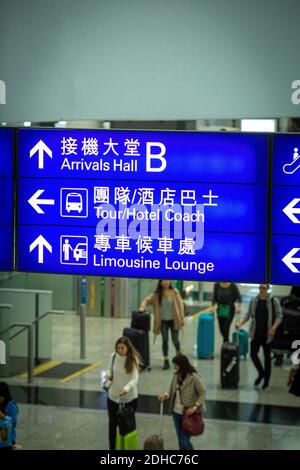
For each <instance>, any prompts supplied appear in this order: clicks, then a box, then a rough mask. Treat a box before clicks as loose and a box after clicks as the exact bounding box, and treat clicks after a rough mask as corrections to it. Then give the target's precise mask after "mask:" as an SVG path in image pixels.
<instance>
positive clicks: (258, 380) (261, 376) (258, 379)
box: [254, 375, 264, 387]
mask: <svg viewBox="0 0 300 470" xmlns="http://www.w3.org/2000/svg"><path fill="white" fill-rule="evenodd" d="M263 378H264V376H263V375H259V376H258V377H257V379H256V380H255V382H254V387H258V385H260V382H261V381H262V380H263Z"/></svg>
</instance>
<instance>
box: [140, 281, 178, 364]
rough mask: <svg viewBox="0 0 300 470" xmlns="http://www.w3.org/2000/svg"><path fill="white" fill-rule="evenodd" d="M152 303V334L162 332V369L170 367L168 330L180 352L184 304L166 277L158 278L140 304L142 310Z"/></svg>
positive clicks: (176, 348)
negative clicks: (152, 289)
mask: <svg viewBox="0 0 300 470" xmlns="http://www.w3.org/2000/svg"><path fill="white" fill-rule="evenodd" d="M148 305H152V308H153V314H154V328H153V331H154V334H156V335H159V334H160V333H161V334H162V340H163V341H162V350H163V356H164V365H163V369H164V370H166V369H169V368H170V362H169V330H170V331H171V337H172V342H173V345H174V347H175V350H176V352H177V353H179V352H180V342H179V338H178V336H179V330H180V329H181V328H182V327H183V325H184V305H183V301H182V299H181V296H180V293H179V291H178V290H177V289H175V288H174V287H173V286H172V284H171V282H170V281H169V280H167V279H160V280H159V281H158V284H157V288H156V290H155V292H152V294H150V295H148V297H146V298H145V299H144V300H143V302H142V303H141V305H140V308H139V310H140V311H144V310H145V309H146V308H147V306H148Z"/></svg>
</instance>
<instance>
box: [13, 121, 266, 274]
mask: <svg viewBox="0 0 300 470" xmlns="http://www.w3.org/2000/svg"><path fill="white" fill-rule="evenodd" d="M267 162H268V136H267V135H261V134H258V135H257V134H238V133H234V134H227V133H224V134H220V133H219V134H214V133H196V132H195V133H193V132H150V131H100V130H99V131H97V130H94V131H93V130H69V129H55V130H50V129H49V130H35V129H30V130H28V129H22V130H19V138H18V165H19V169H18V178H19V179H18V270H19V271H36V272H58V273H67V274H83V275H84V274H90V275H101V276H103V275H104V276H105V275H107V276H124V277H149V278H150V277H153V278H170V279H172V278H176V279H180V278H182V279H198V280H218V279H224V280H228V281H240V282H244V281H245V282H246V281H247V282H251V281H253V282H265V280H266V275H267V274H266V265H267V261H266V256H267V255H266V247H267V222H266V221H267V181H268V175H267V168H268V164H267ZM258 260H259V262H258Z"/></svg>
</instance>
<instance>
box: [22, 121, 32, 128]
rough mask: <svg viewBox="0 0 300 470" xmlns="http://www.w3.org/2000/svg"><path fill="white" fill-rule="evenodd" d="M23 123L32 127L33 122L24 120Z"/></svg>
mask: <svg viewBox="0 0 300 470" xmlns="http://www.w3.org/2000/svg"><path fill="white" fill-rule="evenodd" d="M23 125H24V127H30V126H31V122H30V121H24V123H23Z"/></svg>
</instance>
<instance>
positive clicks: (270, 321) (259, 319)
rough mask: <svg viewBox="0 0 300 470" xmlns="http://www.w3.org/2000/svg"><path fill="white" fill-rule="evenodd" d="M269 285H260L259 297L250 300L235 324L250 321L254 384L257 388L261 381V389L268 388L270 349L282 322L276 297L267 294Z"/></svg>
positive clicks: (238, 325) (237, 325)
mask: <svg viewBox="0 0 300 470" xmlns="http://www.w3.org/2000/svg"><path fill="white" fill-rule="evenodd" d="M268 290H269V285H268V284H260V286H259V295H258V296H257V297H255V298H254V299H252V300H251V302H250V304H249V309H248V313H247V315H246V316H245V318H244V319H243V320H242V321H241V322H240V323H237V324H236V327H237V328H240V327H241V326H242V325H243V324H244V323H246V322H247V321H248V320H251V323H250V328H249V333H250V336H251V359H252V361H253V363H254V366H255V367H256V369H257V371H258V377H257V379H256V380H255V382H254V385H255V386H258V385H259V384H260V383H261V382H262V381H263V380H264V382H263V386H262V388H263V389H266V388H268V387H269V382H270V377H271V347H270V342H271V341H272V339H273V337H274V335H275V331H276V330H277V328H278V326H279V325H280V323H281V321H282V310H281V306H280V302H279V300H278V299H277V298H276V297H271V296H270V295H269V293H268ZM261 346H262V348H263V351H264V357H265V364H264V365H265V367H263V366H262V363H261V362H260V360H259V357H258V352H259V349H260V347H261Z"/></svg>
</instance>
